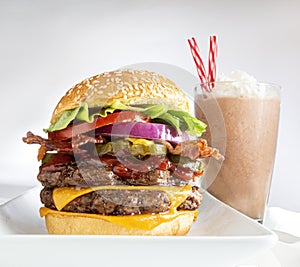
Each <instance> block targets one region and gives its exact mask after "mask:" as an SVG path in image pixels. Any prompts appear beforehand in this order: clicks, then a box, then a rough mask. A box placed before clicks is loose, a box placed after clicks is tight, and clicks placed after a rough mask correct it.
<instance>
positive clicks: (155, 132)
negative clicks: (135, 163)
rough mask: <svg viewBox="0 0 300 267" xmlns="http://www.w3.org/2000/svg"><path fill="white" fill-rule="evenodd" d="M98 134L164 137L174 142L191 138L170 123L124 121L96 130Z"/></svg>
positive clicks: (145, 137)
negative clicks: (179, 132)
mask: <svg viewBox="0 0 300 267" xmlns="http://www.w3.org/2000/svg"><path fill="white" fill-rule="evenodd" d="M96 134H97V135H98V134H99V135H103V136H122V137H134V138H144V139H163V140H166V141H168V142H170V143H172V144H178V143H180V142H183V141H187V140H190V137H189V135H188V134H187V133H186V132H184V131H182V133H181V135H179V134H178V132H177V130H176V129H175V128H174V127H172V126H169V125H165V124H159V123H144V122H124V123H115V124H113V125H107V126H104V127H101V128H98V129H97V130H96Z"/></svg>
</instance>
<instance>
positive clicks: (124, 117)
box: [48, 111, 151, 140]
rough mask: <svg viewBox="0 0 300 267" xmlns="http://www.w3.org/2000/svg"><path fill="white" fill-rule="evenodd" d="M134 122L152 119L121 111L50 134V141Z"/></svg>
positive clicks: (138, 113)
mask: <svg viewBox="0 0 300 267" xmlns="http://www.w3.org/2000/svg"><path fill="white" fill-rule="evenodd" d="M132 121H146V122H150V121H151V119H150V118H149V117H148V116H146V115H145V114H142V113H140V112H136V111H121V112H115V113H112V114H108V115H107V116H106V117H98V118H96V119H95V120H94V121H93V122H92V123H88V122H83V123H80V124H75V125H70V126H68V127H67V128H65V129H62V130H58V131H54V132H50V133H48V139H49V140H67V139H70V138H72V137H73V136H76V135H79V134H83V133H87V132H90V131H92V130H95V129H97V128H100V127H103V126H106V125H110V124H113V123H116V122H119V123H120V122H132Z"/></svg>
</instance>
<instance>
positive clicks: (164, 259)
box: [0, 187, 277, 267]
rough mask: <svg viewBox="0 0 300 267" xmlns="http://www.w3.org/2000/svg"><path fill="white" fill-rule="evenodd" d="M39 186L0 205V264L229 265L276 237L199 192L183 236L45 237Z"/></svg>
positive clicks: (233, 264) (271, 241)
mask: <svg viewBox="0 0 300 267" xmlns="http://www.w3.org/2000/svg"><path fill="white" fill-rule="evenodd" d="M40 189H41V188H40V187H35V188H33V189H31V190H29V191H27V192H25V193H24V194H23V195H21V196H19V197H17V198H14V199H12V200H10V201H8V202H6V203H5V204H3V205H1V206H0V251H1V254H0V255H1V256H0V266H23V267H26V266H31V267H32V266H40V265H42V266H43V267H46V266H49V267H50V266H51V267H53V266H72V267H74V266H80V267H82V266H91V265H98V266H130V267H132V266H180V267H182V266H189V265H194V266H205V267H207V266H222V267H224V266H225V267H226V266H235V265H236V264H238V263H241V262H245V261H246V260H248V259H250V258H251V257H254V256H256V255H257V254H259V253H261V252H263V251H264V250H267V249H268V248H270V247H272V246H273V245H275V243H276V241H277V236H276V235H275V234H273V233H272V232H271V231H269V230H268V229H267V228H265V227H264V226H262V225H260V224H259V223H257V222H255V221H253V220H251V219H249V218H248V217H246V216H244V215H242V214H240V213H239V212H237V211H235V210H234V209H232V208H230V207H228V206H226V205H225V204H223V203H222V202H220V201H218V200H217V199H215V198H213V197H212V196H211V195H209V194H208V193H207V192H204V199H203V203H202V205H201V207H200V209H199V217H198V220H197V222H195V223H194V225H193V227H192V229H191V231H190V233H189V234H188V235H187V236H184V237H143V236H134V237H132V236H60V235H48V234H46V229H45V225H44V220H43V219H42V218H40V217H39V211H38V210H39V207H40V206H41V203H40V200H39V192H40Z"/></svg>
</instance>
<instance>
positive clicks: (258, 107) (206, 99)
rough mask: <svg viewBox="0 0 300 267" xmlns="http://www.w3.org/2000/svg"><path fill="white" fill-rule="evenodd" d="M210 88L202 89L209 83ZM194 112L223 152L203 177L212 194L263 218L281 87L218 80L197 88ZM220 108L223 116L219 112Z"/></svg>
mask: <svg viewBox="0 0 300 267" xmlns="http://www.w3.org/2000/svg"><path fill="white" fill-rule="evenodd" d="M212 87H214V88H213V89H212V93H208V92H206V91H205V90H204V88H212ZM194 99H195V114H196V116H197V117H198V118H199V119H201V120H203V121H205V122H206V123H207V124H208V129H207V132H206V133H205V134H204V136H203V137H204V138H206V139H208V141H209V142H211V143H212V146H214V147H220V148H221V152H222V153H223V154H224V155H225V160H224V161H223V163H222V165H221V166H218V167H213V168H212V169H213V171H212V172H210V171H208V172H207V173H206V175H205V177H204V178H203V187H204V188H205V189H207V190H208V192H210V193H211V194H212V195H214V196H215V197H217V198H218V199H220V200H221V201H223V202H224V203H226V204H228V205H229V206H231V207H233V208H235V209H236V210H238V211H240V212H242V213H244V214H245V215H247V216H249V217H251V218H253V219H255V220H257V221H260V222H262V220H263V217H264V212H265V207H266V204H267V200H268V196H269V190H270V185H271V179H272V172H273V165H274V159H275V151H276V143H277V133H278V124H279V113H280V87H279V86H278V85H275V84H267V83H255V84H253V83H248V82H216V83H214V84H201V85H198V86H197V87H196V88H195V98H194ZM220 113H221V114H222V116H220Z"/></svg>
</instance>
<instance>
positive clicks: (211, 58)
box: [208, 35, 218, 88]
mask: <svg viewBox="0 0 300 267" xmlns="http://www.w3.org/2000/svg"><path fill="white" fill-rule="evenodd" d="M209 41H210V42H209V55H208V81H209V82H210V83H211V84H210V85H211V87H212V88H214V83H215V81H216V65H217V64H216V59H217V54H218V44H217V36H215V35H213V36H210V40H209Z"/></svg>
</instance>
